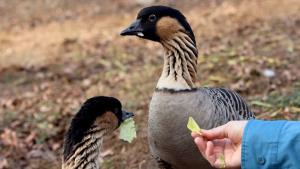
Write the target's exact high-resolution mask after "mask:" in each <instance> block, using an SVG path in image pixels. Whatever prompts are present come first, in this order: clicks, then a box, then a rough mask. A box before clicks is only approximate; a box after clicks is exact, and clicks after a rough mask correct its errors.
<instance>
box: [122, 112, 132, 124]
mask: <svg viewBox="0 0 300 169" xmlns="http://www.w3.org/2000/svg"><path fill="white" fill-rule="evenodd" d="M133 116H134V114H133V113H132V112H127V111H124V110H122V121H125V120H126V119H129V118H130V117H133Z"/></svg>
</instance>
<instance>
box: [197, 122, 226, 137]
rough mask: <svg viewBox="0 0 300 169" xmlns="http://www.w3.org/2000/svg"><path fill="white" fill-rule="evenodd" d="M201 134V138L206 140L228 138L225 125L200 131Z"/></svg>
mask: <svg viewBox="0 0 300 169" xmlns="http://www.w3.org/2000/svg"><path fill="white" fill-rule="evenodd" d="M201 133H202V136H203V137H205V138H206V139H208V140H215V139H223V138H228V133H227V131H226V124H225V125H222V126H219V127H216V128H213V129H210V130H203V129H202V130H201Z"/></svg>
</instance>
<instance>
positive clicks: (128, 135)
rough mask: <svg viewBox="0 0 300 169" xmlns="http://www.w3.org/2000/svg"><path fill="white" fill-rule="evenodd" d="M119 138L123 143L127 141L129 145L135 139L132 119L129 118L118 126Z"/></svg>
mask: <svg viewBox="0 0 300 169" xmlns="http://www.w3.org/2000/svg"><path fill="white" fill-rule="evenodd" d="M119 138H120V139H122V140H124V141H127V142H129V143H131V142H132V140H133V139H135V138H136V128H135V124H134V120H133V118H129V119H127V120H125V121H124V122H123V123H122V124H121V125H120V135H119Z"/></svg>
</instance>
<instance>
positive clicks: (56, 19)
mask: <svg viewBox="0 0 300 169" xmlns="http://www.w3.org/2000/svg"><path fill="white" fill-rule="evenodd" d="M152 4H163V5H168V6H172V7H175V8H178V9H179V10H181V11H182V12H183V13H184V14H185V16H186V17H187V19H188V21H189V22H190V24H191V27H192V28H193V30H194V32H195V35H196V39H197V41H198V48H199V51H200V54H199V60H198V63H199V65H198V83H197V85H198V86H223V87H226V88H230V89H233V90H235V91H237V92H238V93H240V94H241V95H242V96H244V97H245V98H246V99H247V101H248V103H249V104H250V105H251V107H252V110H253V111H254V112H255V113H256V115H257V117H258V118H261V119H288V120H299V119H300V71H299V68H300V56H299V55H300V1H299V0H285V1H282V0H230V1H229V0H189V1H180V0H22V1H20V0H9V1H8V0H0V169H2V168H13V169H23V168H24V169H48V168H60V163H61V162H60V161H61V154H62V142H63V136H64V132H65V130H66V128H67V127H68V125H69V124H70V119H71V117H72V115H74V114H75V113H76V111H77V110H78V108H79V107H80V105H81V104H82V103H83V101H84V100H85V99H87V98H88V97H91V96H95V95H110V96H114V97H117V98H119V99H120V100H121V101H122V102H123V104H124V105H125V108H126V109H127V110H132V111H133V112H135V113H136V116H135V121H136V123H137V129H138V139H136V140H135V141H134V142H133V143H131V144H128V143H125V142H122V141H120V140H119V139H118V131H116V132H115V133H114V134H113V135H112V136H110V137H109V138H107V139H106V140H107V141H106V143H105V147H104V150H103V152H102V154H101V155H102V157H103V168H104V169H137V168H143V166H144V165H145V164H146V163H147V162H148V160H149V158H150V156H149V153H148V145H147V132H146V131H147V116H148V103H149V101H150V99H151V95H152V92H153V90H154V88H155V85H156V81H157V80H158V78H159V76H160V72H161V69H162V63H163V58H162V55H163V50H162V48H161V47H160V45H159V44H156V43H153V42H149V41H145V40H141V39H138V38H135V37H131V38H124V37H121V36H120V35H119V33H120V31H121V30H122V28H125V27H126V26H128V25H129V23H131V21H133V19H134V18H135V17H136V14H137V12H138V11H139V10H140V9H141V8H142V7H145V6H148V5H152Z"/></svg>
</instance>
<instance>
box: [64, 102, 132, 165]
mask: <svg viewBox="0 0 300 169" xmlns="http://www.w3.org/2000/svg"><path fill="white" fill-rule="evenodd" d="M132 116H133V113H131V112H126V111H124V110H122V105H121V103H120V101H119V100H118V99H116V98H113V97H106V96H96V97H93V98H90V99H88V100H87V101H86V102H85V103H84V104H83V106H82V107H81V108H80V110H79V111H78V113H77V114H76V115H75V116H74V117H73V119H72V122H71V125H70V128H69V129H68V131H67V133H66V135H65V140H64V150H63V160H62V161H63V162H62V169H99V168H100V161H99V160H100V150H101V145H102V142H103V137H104V136H105V135H107V134H110V133H112V131H114V129H116V128H118V127H119V126H120V124H121V123H122V122H123V121H124V120H126V119H128V118H130V117H132Z"/></svg>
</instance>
